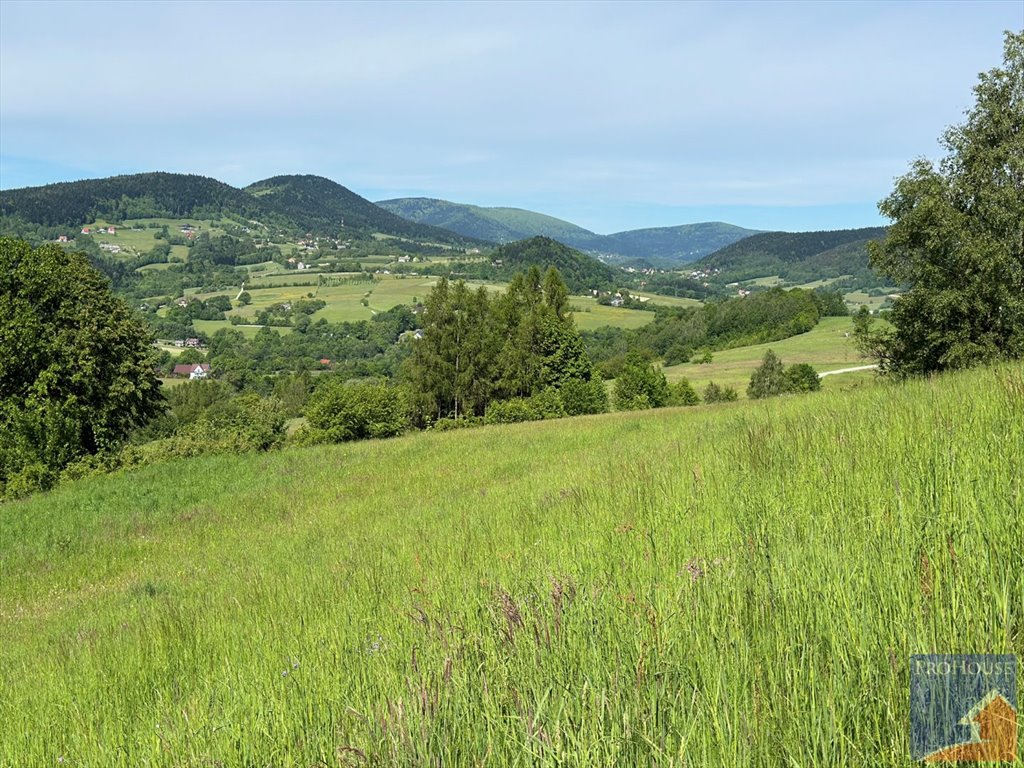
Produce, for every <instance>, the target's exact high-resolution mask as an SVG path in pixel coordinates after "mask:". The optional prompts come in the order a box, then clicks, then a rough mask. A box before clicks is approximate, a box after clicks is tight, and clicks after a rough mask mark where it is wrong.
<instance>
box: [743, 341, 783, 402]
mask: <svg viewBox="0 0 1024 768" xmlns="http://www.w3.org/2000/svg"><path fill="white" fill-rule="evenodd" d="M785 390H786V378H785V372H784V370H783V368H782V361H781V360H779V358H778V357H777V356H776V354H775V353H774V352H773V351H772V350H770V349H769V350H768V351H767V352H765V353H764V358H763V359H762V361H761V365H759V366H758V367H757V370H755V371H754V372H753V373H752V374H751V376H750V384H749V385H748V386H747V397H749V398H750V399H751V400H758V399H760V398H762V397H774V396H775V395H781V394H782V393H783V392H784V391H785Z"/></svg>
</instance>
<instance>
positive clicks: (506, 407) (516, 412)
mask: <svg viewBox="0 0 1024 768" xmlns="http://www.w3.org/2000/svg"><path fill="white" fill-rule="evenodd" d="M542 418H544V417H543V416H542V415H541V414H540V413H539V412H538V411H537V408H536V404H535V403H534V402H533V399H532V398H529V397H514V398H512V399H510V400H497V401H495V402H493V403H490V404H489V405H488V406H487V413H486V414H485V415H484V421H485V422H486V423H488V424H516V423H519V422H521V421H540V420H541V419H542Z"/></svg>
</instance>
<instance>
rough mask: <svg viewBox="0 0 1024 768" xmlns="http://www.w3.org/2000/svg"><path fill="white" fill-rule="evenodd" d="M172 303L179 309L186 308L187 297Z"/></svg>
mask: <svg viewBox="0 0 1024 768" xmlns="http://www.w3.org/2000/svg"><path fill="white" fill-rule="evenodd" d="M174 303H175V304H177V305H178V306H179V307H187V306H188V296H182V297H181V298H180V299H177V300H175V302H174Z"/></svg>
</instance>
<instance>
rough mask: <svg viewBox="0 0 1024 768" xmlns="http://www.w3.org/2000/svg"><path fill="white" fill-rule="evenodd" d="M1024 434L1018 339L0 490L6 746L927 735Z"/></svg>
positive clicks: (1018, 585)
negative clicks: (970, 353)
mask: <svg viewBox="0 0 1024 768" xmlns="http://www.w3.org/2000/svg"><path fill="white" fill-rule="evenodd" d="M783 357H785V354H783ZM1022 464H1024V373H1022V372H1021V370H1020V369H1019V368H1014V369H1011V368H1008V367H1001V368H995V369H988V370H981V371H974V372H968V373H963V374H957V375H951V376H945V377H941V378H936V379H932V380H928V381H918V382H913V383H909V384H905V385H898V386H875V387H871V388H867V389H864V390H861V391H858V392H852V393H845V394H838V393H834V392H828V391H825V392H821V393H817V394H813V395H807V396H801V397H783V398H776V399H772V400H768V401H759V402H756V403H750V402H745V403H744V402H741V403H734V404H728V405H720V406H710V407H707V406H705V407H696V408H688V409H672V410H660V411H648V412H641V413H617V414H609V415H604V416H595V417H583V418H576V419H564V420H558V421H550V422H540V423H528V424H520V425H508V426H495V427H484V428H478V429H471V430H464V431H458V432H446V433H420V434H414V435H409V436H406V437H403V438H399V439H394V440H388V441H371V442H364V443H356V444H347V445H341V446H333V447H317V448H302V449H300V448H289V449H286V450H283V451H280V452H276V453H270V454H259V455H247V456H219V457H207V458H201V459H193V460H185V461H178V462H174V463H168V464H165V465H159V466H151V467H148V468H145V469H143V470H139V471H134V472H129V473H122V474H117V475H113V476H107V477H100V478H93V479H89V480H84V481H79V482H78V483H74V484H70V485H66V486H63V487H61V488H59V489H58V490H56V491H54V492H51V493H48V494H44V495H39V496H37V497H34V498H30V499H27V500H24V501H20V502H14V503H9V504H6V505H4V506H3V507H2V508H0V521H2V522H0V765H18V766H21V765H57V764H61V765H69V766H142V765H153V766H216V765H224V766H268V765H273V766H363V765H408V766H423V765H493V766H526V765H552V766H553V765H564V766H581V767H582V766H610V765H622V766H641V765H643V766H812V765H815V766H817V765H822V766H900V765H909V764H910V762H909V757H908V736H907V733H908V666H909V661H908V657H909V655H910V654H913V653H927V652H988V653H1017V654H1022V653H1024V515H1022V513H1021V512H1022V508H1024V476H1022V474H1021V472H1020V467H1021V465H1022Z"/></svg>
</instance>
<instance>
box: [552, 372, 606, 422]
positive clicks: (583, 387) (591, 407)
mask: <svg viewBox="0 0 1024 768" xmlns="http://www.w3.org/2000/svg"><path fill="white" fill-rule="evenodd" d="M558 395H559V397H560V398H561V400H562V410H564V411H565V415H566V416H582V415H584V414H587V413H607V412H608V389H607V388H606V387H605V385H604V382H603V381H601V379H598V378H592V379H591V380H590V381H581V380H580V379H570V380H569V381H566V382H565V383H563V384H562V388H561V389H559V390H558Z"/></svg>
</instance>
